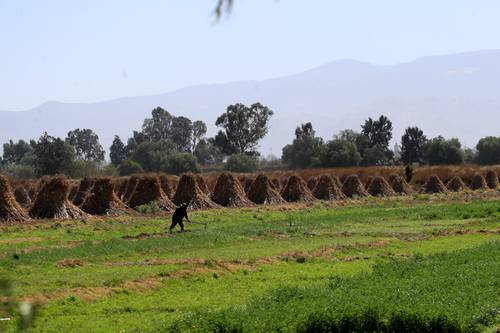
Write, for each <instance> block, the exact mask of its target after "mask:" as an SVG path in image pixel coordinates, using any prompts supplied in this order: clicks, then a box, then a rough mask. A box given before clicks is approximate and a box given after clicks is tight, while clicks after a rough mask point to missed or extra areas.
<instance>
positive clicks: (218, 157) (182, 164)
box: [0, 103, 500, 178]
mask: <svg viewBox="0 0 500 333" xmlns="http://www.w3.org/2000/svg"><path fill="white" fill-rule="evenodd" d="M272 115H273V111H272V110H271V109H269V108H268V107H266V106H264V105H262V104H260V103H255V104H252V105H250V106H246V105H244V104H234V105H230V106H228V107H227V109H226V111H225V112H224V113H223V114H221V115H220V116H219V117H218V118H217V120H216V122H215V125H216V126H217V127H219V131H218V132H217V134H216V135H215V136H214V137H210V138H207V137H206V133H207V125H206V124H205V123H204V122H203V121H200V120H197V121H191V120H190V119H189V118H186V117H182V116H179V117H177V116H174V115H172V114H170V113H169V112H168V111H166V110H164V109H162V108H160V107H158V108H155V109H154V110H152V112H151V117H150V118H146V119H145V120H144V122H143V124H142V128H141V130H140V131H134V132H133V133H132V136H131V137H130V138H128V139H127V140H126V143H124V142H123V141H122V140H121V138H120V137H119V136H115V138H114V140H113V143H112V145H111V147H110V149H109V151H110V155H109V157H110V163H108V162H106V161H105V152H104V149H103V147H102V146H101V144H100V142H99V137H98V136H97V134H96V133H94V132H93V131H92V130H91V129H78V128H77V129H75V130H73V131H70V132H68V134H67V136H66V138H64V139H61V138H57V137H53V136H50V135H48V134H47V133H44V134H43V135H42V136H41V137H40V138H39V139H38V140H37V141H35V140H31V141H29V142H27V141H24V140H19V141H18V142H13V141H12V140H10V141H9V142H7V143H5V144H4V145H3V157H2V158H0V168H2V169H4V170H5V171H7V172H9V173H11V174H12V175H14V176H16V177H19V178H30V177H34V176H42V175H50V174H56V173H64V174H67V175H69V176H71V177H82V176H86V175H99V174H100V175H102V174H104V175H117V174H120V175H127V174H131V173H137V172H142V171H164V172H167V173H173V174H180V173H183V172H186V171H192V172H198V171H200V165H204V166H210V165H221V164H223V165H224V168H225V169H226V170H229V171H236V172H254V171H256V170H257V169H258V168H261V169H265V168H266V167H267V168H279V167H288V168H313V167H349V166H359V165H361V166H369V165H394V164H413V163H420V164H423V163H425V164H430V165H439V164H461V163H464V162H466V163H479V164H500V137H486V138H483V139H481V140H479V142H478V144H477V145H476V147H475V149H466V148H463V147H462V145H461V143H460V141H459V140H458V139H456V138H452V139H445V138H443V137H441V136H438V137H436V138H432V139H428V138H427V137H426V136H425V134H424V132H423V131H422V130H421V129H419V128H418V127H408V128H407V129H406V130H405V133H404V135H403V136H402V137H401V145H400V146H399V145H397V146H396V147H395V148H394V149H392V150H391V149H390V148H389V143H390V141H391V139H392V136H393V135H392V131H393V127H392V122H391V121H390V120H389V119H388V118H387V117H385V116H380V117H379V118H378V119H372V118H368V119H367V120H366V121H365V122H364V124H362V125H361V130H360V131H359V132H357V131H354V130H351V129H347V130H343V131H341V132H340V133H338V134H337V135H334V136H333V139H332V140H329V141H324V140H323V139H322V138H321V137H318V136H317V135H316V132H315V131H314V129H313V126H312V124H311V123H306V124H302V125H300V126H299V127H297V129H296V130H295V139H294V140H293V142H292V143H291V144H288V145H286V146H285V147H284V148H283V153H282V157H281V160H279V159H275V160H269V161H266V160H264V159H260V160H259V153H258V151H257V148H258V142H259V141H260V140H261V139H262V138H264V136H265V135H266V134H267V131H268V123H269V120H270V118H271V117H272Z"/></svg>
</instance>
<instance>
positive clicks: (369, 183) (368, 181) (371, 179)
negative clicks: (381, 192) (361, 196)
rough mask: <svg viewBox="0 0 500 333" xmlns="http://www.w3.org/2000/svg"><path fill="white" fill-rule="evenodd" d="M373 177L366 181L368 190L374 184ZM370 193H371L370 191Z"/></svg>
mask: <svg viewBox="0 0 500 333" xmlns="http://www.w3.org/2000/svg"><path fill="white" fill-rule="evenodd" d="M373 178H374V177H373V176H369V177H368V179H367V180H366V183H365V188H366V189H367V190H368V189H369V188H370V185H371V184H372V181H373ZM368 192H370V191H368Z"/></svg>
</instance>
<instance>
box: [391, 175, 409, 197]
mask: <svg viewBox="0 0 500 333" xmlns="http://www.w3.org/2000/svg"><path fill="white" fill-rule="evenodd" d="M389 185H391V187H392V189H393V190H394V192H396V194H400V195H407V194H411V193H413V190H412V189H411V187H410V185H409V184H408V183H407V182H406V179H405V178H404V177H402V176H400V175H398V174H393V175H391V176H390V177H389Z"/></svg>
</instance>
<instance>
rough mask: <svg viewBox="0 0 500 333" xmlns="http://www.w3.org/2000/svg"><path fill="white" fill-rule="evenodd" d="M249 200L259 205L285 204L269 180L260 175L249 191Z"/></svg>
mask: <svg viewBox="0 0 500 333" xmlns="http://www.w3.org/2000/svg"><path fill="white" fill-rule="evenodd" d="M248 198H249V199H250V200H252V201H253V202H255V203H256V204H259V205H277V204H282V203H285V200H283V198H282V197H281V195H280V194H279V192H278V191H276V190H275V189H274V188H273V186H272V185H271V182H270V181H269V178H267V176H266V175H264V174H260V175H258V176H257V178H256V179H255V180H254V181H253V182H252V184H251V186H250V188H249V190H248Z"/></svg>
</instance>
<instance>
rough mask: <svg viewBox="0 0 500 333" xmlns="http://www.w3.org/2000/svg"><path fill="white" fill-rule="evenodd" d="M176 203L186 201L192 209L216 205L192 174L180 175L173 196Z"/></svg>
mask: <svg viewBox="0 0 500 333" xmlns="http://www.w3.org/2000/svg"><path fill="white" fill-rule="evenodd" d="M173 202H174V203H175V204H176V205H180V204H182V203H188V204H189V207H190V208H192V209H209V208H215V207H217V204H216V203H215V202H213V201H212V200H210V198H209V197H208V196H207V195H206V194H205V193H204V192H203V191H202V190H201V189H200V187H199V186H198V183H197V182H196V178H195V177H194V175H193V174H191V173H188V174H184V175H182V177H181V179H180V180H179V184H178V185H177V191H175V195H174V198H173Z"/></svg>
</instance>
